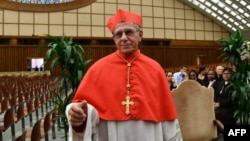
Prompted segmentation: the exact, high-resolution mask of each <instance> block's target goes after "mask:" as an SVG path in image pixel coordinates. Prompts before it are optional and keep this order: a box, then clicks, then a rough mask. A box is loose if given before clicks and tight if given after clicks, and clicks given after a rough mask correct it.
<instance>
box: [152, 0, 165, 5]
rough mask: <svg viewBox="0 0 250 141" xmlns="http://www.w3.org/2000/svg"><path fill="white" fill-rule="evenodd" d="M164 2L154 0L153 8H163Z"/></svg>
mask: <svg viewBox="0 0 250 141" xmlns="http://www.w3.org/2000/svg"><path fill="white" fill-rule="evenodd" d="M163 1H164V0H153V6H160V7H163Z"/></svg>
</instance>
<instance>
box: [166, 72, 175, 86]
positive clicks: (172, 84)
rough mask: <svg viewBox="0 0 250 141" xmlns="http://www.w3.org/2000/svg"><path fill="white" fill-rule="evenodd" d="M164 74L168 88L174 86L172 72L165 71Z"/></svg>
mask: <svg viewBox="0 0 250 141" xmlns="http://www.w3.org/2000/svg"><path fill="white" fill-rule="evenodd" d="M166 75H167V79H168V84H169V88H170V90H172V89H174V88H176V84H175V81H174V77H173V72H172V71H167V73H166Z"/></svg>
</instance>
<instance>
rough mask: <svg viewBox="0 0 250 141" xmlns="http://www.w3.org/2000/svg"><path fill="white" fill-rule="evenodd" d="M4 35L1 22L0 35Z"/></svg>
mask: <svg viewBox="0 0 250 141" xmlns="http://www.w3.org/2000/svg"><path fill="white" fill-rule="evenodd" d="M2 35H3V24H0V36H2Z"/></svg>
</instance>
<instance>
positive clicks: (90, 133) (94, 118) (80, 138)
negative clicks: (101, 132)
mask: <svg viewBox="0 0 250 141" xmlns="http://www.w3.org/2000/svg"><path fill="white" fill-rule="evenodd" d="M70 106H71V104H69V105H68V106H67V108H66V111H65V114H66V116H67V117H68V111H69V108H70ZM87 106H88V114H87V115H88V118H87V123H86V124H87V125H86V129H85V132H83V133H77V132H74V131H73V129H72V126H71V124H70V121H69V120H68V123H69V134H68V141H92V140H93V138H95V137H96V136H97V124H98V123H99V116H98V113H97V111H96V110H95V108H94V107H93V106H92V105H90V104H87Z"/></svg>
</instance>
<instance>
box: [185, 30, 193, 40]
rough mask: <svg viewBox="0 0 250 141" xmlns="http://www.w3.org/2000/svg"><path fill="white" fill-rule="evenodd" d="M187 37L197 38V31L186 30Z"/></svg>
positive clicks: (190, 38)
mask: <svg viewBox="0 0 250 141" xmlns="http://www.w3.org/2000/svg"><path fill="white" fill-rule="evenodd" d="M186 39H187V40H195V31H189V30H187V31H186Z"/></svg>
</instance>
